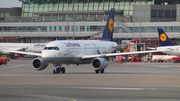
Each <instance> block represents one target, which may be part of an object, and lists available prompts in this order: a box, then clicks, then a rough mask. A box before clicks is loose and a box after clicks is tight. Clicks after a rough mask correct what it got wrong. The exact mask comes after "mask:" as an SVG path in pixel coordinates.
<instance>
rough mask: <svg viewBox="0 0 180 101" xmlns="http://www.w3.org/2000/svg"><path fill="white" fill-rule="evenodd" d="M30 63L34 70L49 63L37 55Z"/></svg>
mask: <svg viewBox="0 0 180 101" xmlns="http://www.w3.org/2000/svg"><path fill="white" fill-rule="evenodd" d="M32 65H33V67H34V69H36V70H43V69H45V68H46V67H47V66H48V65H49V63H48V62H45V61H44V60H43V59H42V58H39V57H38V58H35V59H34V60H33V61H32Z"/></svg>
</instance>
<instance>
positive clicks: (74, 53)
mask: <svg viewBox="0 0 180 101" xmlns="http://www.w3.org/2000/svg"><path fill="white" fill-rule="evenodd" d="M115 46H117V43H115V42H111V41H101V40H93V41H90V40H79V41H53V42H50V43H49V44H47V45H46V48H49V49H46V50H45V49H44V50H43V51H42V58H43V60H45V61H47V62H50V63H59V64H84V63H90V62H91V60H92V59H87V60H86V59H85V60H82V59H81V56H83V55H96V54H107V53H111V52H113V51H114V50H115V48H113V47H115ZM52 47H58V48H59V50H54V49H52Z"/></svg>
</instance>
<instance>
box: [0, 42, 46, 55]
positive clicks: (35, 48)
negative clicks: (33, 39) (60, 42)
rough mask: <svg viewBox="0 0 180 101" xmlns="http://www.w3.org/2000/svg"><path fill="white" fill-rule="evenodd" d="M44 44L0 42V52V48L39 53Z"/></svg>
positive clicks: (0, 49)
mask: <svg viewBox="0 0 180 101" xmlns="http://www.w3.org/2000/svg"><path fill="white" fill-rule="evenodd" d="M46 44H47V43H0V52H2V50H24V51H31V52H39V53H40V52H41V51H42V50H43V49H44V47H45V46H46ZM6 54H8V53H6Z"/></svg>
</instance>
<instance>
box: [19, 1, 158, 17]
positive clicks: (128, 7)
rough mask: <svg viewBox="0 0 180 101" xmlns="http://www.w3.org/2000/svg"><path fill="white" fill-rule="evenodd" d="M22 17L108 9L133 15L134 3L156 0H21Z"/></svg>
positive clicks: (125, 14)
mask: <svg viewBox="0 0 180 101" xmlns="http://www.w3.org/2000/svg"><path fill="white" fill-rule="evenodd" d="M21 1H22V2H23V7H22V17H32V16H35V15H34V14H33V12H61V11H64V12H66V11H106V10H110V9H111V8H115V9H116V10H123V11H124V13H123V16H132V15H133V5H135V4H137V5H139V4H140V1H141V4H143V5H145V4H154V0H21Z"/></svg>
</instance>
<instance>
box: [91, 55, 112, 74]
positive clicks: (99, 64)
mask: <svg viewBox="0 0 180 101" xmlns="http://www.w3.org/2000/svg"><path fill="white" fill-rule="evenodd" d="M92 65H93V67H94V70H99V71H101V70H104V69H105V68H106V67H107V66H108V65H109V62H108V61H107V60H106V59H105V58H95V59H93V60H92Z"/></svg>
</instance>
